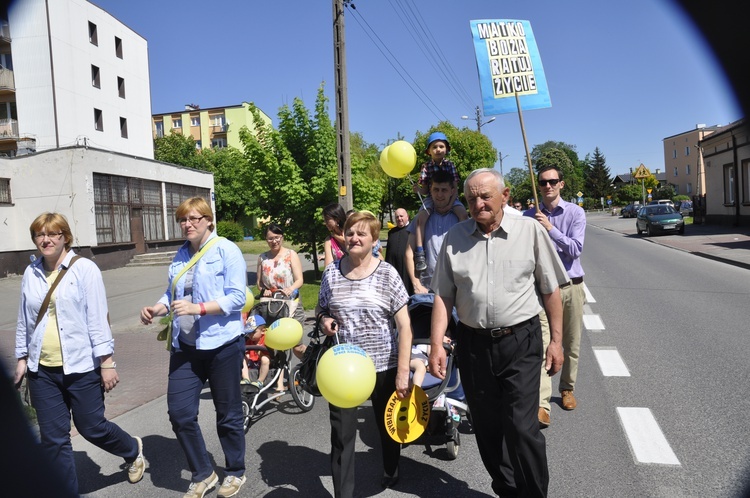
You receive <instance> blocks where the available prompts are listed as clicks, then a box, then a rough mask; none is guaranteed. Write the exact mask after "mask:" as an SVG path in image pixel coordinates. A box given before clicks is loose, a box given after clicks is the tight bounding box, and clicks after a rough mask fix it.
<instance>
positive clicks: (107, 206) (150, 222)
mask: <svg viewBox="0 0 750 498" xmlns="http://www.w3.org/2000/svg"><path fill="white" fill-rule="evenodd" d="M94 211H95V213H96V240H97V242H98V243H99V244H116V243H119V242H130V241H131V236H130V219H131V217H132V216H131V215H133V214H135V213H139V214H140V217H141V219H142V220H143V223H142V224H143V237H144V239H145V240H147V241H157V240H164V221H163V219H164V218H163V212H164V211H163V209H162V198H161V183H160V182H156V181H151V180H143V179H141V178H128V177H124V176H114V175H102V174H98V173H94Z"/></svg>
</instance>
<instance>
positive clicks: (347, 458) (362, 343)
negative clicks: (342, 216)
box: [319, 212, 412, 497]
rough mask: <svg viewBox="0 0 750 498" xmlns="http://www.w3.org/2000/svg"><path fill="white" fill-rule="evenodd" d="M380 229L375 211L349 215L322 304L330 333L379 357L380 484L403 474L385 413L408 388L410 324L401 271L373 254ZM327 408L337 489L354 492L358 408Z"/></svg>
mask: <svg viewBox="0 0 750 498" xmlns="http://www.w3.org/2000/svg"><path fill="white" fill-rule="evenodd" d="M379 233H380V222H379V221H378V220H377V219H376V218H375V217H374V216H373V215H372V214H371V213H363V212H358V213H354V214H353V215H351V216H350V217H349V219H347V221H346V224H345V226H344V235H345V238H346V250H347V253H348V254H347V255H346V256H344V257H343V258H342V259H341V260H339V261H336V262H334V263H332V264H331V265H329V266H328V267H327V268H326V271H325V272H324V273H323V279H322V282H321V286H320V295H319V307H320V311H321V313H322V314H323V318H322V319H321V325H322V327H323V331H324V332H325V333H326V334H327V335H333V334H335V333H337V332H338V334H339V340H340V341H341V342H345V343H349V344H354V345H357V346H359V347H361V348H362V349H364V350H365V351H366V352H367V354H368V355H369V356H370V358H372V360H373V362H374V363H375V371H376V381H375V388H374V389H373V392H372V394H371V395H370V399H371V400H372V408H373V411H374V412H375V421H376V423H377V424H378V431H379V433H380V444H381V447H382V454H383V471H384V472H383V479H382V481H381V485H382V486H383V487H392V486H394V485H395V484H396V482H397V481H398V478H399V475H398V461H399V456H400V451H401V445H400V444H399V443H397V442H396V441H394V440H393V439H391V437H390V436H389V435H388V433H387V431H386V428H385V421H384V418H383V416H384V413H385V408H386V404H387V402H388V399H389V398H390V397H391V395H392V394H393V390H394V388H395V390H396V392H397V393H398V397H399V398H403V397H405V396H407V395H408V393H409V360H410V356H411V340H412V329H411V322H410V320H409V314H408V311H407V308H406V304H407V301H408V299H409V296H408V295H407V293H406V289H405V288H404V284H403V282H402V280H401V277H400V276H399V274H398V272H397V271H396V269H395V268H393V267H392V266H391V265H389V264H388V263H385V262H383V261H380V260H379V259H377V258H375V257H373V254H372V249H373V247H374V245H375V243H376V241H377V240H378V234H379ZM394 322H395V325H396V328H394V326H393V325H394ZM396 329H398V330H396ZM329 409H330V422H331V472H332V476H333V487H334V492H335V493H334V494H335V496H336V497H350V496H352V495H353V494H354V444H355V439H356V435H357V423H358V421H357V408H339V407H336V406H334V405H330V404H329Z"/></svg>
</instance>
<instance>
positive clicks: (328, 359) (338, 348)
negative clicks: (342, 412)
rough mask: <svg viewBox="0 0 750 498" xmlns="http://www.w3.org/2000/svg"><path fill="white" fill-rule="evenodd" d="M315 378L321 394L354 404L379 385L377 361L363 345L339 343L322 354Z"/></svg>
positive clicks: (333, 401)
mask: <svg viewBox="0 0 750 498" xmlns="http://www.w3.org/2000/svg"><path fill="white" fill-rule="evenodd" d="M267 343H268V339H267V338H266V344H267ZM315 378H316V380H317V382H318V388H319V389H320V394H322V395H323V397H324V398H325V399H326V400H327V401H328V402H329V403H331V404H332V405H335V406H338V407H339V408H354V407H355V406H359V405H361V404H362V403H364V402H365V401H366V400H367V398H369V397H370V394H371V393H372V390H373V389H374V388H375V364H374V363H373V362H372V359H370V357H369V356H368V355H367V353H366V352H365V350H364V349H362V348H360V347H359V346H355V345H353V344H337V345H335V346H334V347H332V348H331V349H329V350H328V351H326V352H325V354H323V356H322V357H321V358H320V361H319V362H318V370H317V373H316V376H315Z"/></svg>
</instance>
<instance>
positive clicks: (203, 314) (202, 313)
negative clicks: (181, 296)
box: [198, 303, 206, 316]
mask: <svg viewBox="0 0 750 498" xmlns="http://www.w3.org/2000/svg"><path fill="white" fill-rule="evenodd" d="M198 306H200V307H201V316H206V305H205V304H203V303H198Z"/></svg>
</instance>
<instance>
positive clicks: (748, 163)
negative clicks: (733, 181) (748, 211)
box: [742, 159, 750, 204]
mask: <svg viewBox="0 0 750 498" xmlns="http://www.w3.org/2000/svg"><path fill="white" fill-rule="evenodd" d="M742 202H743V203H745V204H750V159H745V160H744V161H742Z"/></svg>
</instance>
